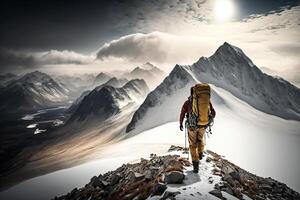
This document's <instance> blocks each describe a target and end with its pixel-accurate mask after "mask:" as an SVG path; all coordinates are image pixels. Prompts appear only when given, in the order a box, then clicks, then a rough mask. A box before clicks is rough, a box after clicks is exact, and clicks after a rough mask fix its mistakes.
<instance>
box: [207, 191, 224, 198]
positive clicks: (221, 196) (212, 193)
mask: <svg viewBox="0 0 300 200" xmlns="http://www.w3.org/2000/svg"><path fill="white" fill-rule="evenodd" d="M208 193H209V194H211V195H213V196H215V197H218V198H219V199H224V197H223V195H222V192H221V191H220V190H212V191H210V192H208Z"/></svg>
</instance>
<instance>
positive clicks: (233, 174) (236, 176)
mask: <svg viewBox="0 0 300 200" xmlns="http://www.w3.org/2000/svg"><path fill="white" fill-rule="evenodd" d="M229 175H230V176H231V177H232V178H233V179H234V180H237V181H238V182H241V177H240V174H239V173H238V172H236V171H234V172H231V173H229Z"/></svg>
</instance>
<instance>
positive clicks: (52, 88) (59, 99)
mask: <svg viewBox="0 0 300 200" xmlns="http://www.w3.org/2000/svg"><path fill="white" fill-rule="evenodd" d="M68 93H69V90H68V89H67V88H64V87H63V86H62V85H60V84H59V83H57V82H56V81H55V80H53V79H52V78H51V77H50V76H49V75H47V74H45V73H42V72H39V71H35V72H31V73H28V74H25V75H24V76H22V77H21V78H19V79H17V80H13V81H11V82H10V83H9V84H8V85H7V86H5V87H4V88H1V89H0V110H1V111H2V112H18V111H28V110H35V109H41V108H45V107H50V106H54V105H59V104H62V103H65V102H66V101H68Z"/></svg>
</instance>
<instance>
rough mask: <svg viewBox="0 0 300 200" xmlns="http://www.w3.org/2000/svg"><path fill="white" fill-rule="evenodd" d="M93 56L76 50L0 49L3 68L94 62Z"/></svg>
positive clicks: (0, 63)
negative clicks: (36, 50) (32, 50)
mask: <svg viewBox="0 0 300 200" xmlns="http://www.w3.org/2000/svg"><path fill="white" fill-rule="evenodd" d="M93 60H94V57H93V56H87V55H82V54H79V53H76V52H74V51H68V50H64V51H57V50H50V51H47V52H28V51H14V50H7V49H4V48H1V49H0V65H1V69H3V70H6V69H12V68H20V69H22V68H36V67H41V66H45V65H60V64H77V65H84V64H88V63H91V62H93Z"/></svg>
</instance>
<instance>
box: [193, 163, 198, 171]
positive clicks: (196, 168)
mask: <svg viewBox="0 0 300 200" xmlns="http://www.w3.org/2000/svg"><path fill="white" fill-rule="evenodd" d="M193 167H194V169H193V172H194V173H198V171H199V161H193Z"/></svg>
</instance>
